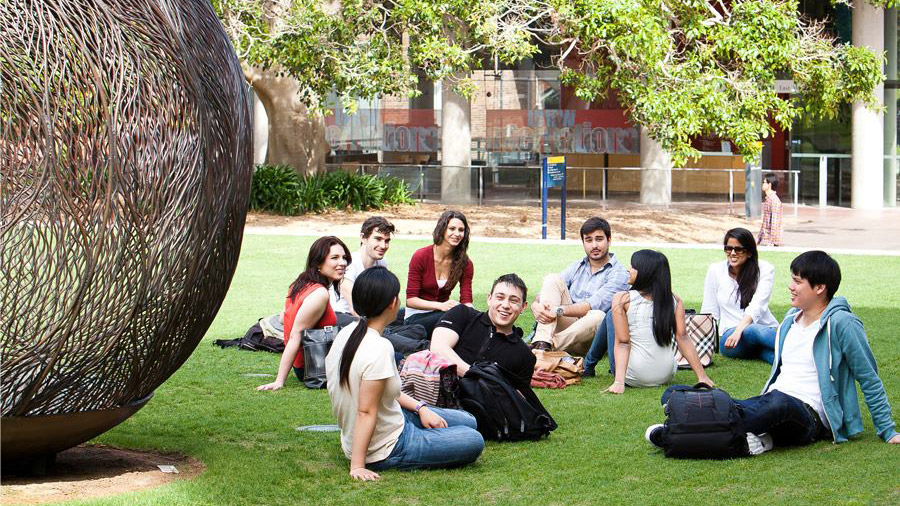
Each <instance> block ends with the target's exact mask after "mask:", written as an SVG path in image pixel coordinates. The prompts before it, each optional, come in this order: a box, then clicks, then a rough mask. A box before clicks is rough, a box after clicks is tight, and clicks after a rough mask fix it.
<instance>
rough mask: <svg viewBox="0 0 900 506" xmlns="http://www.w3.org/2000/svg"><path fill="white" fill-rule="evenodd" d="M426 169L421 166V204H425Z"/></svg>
mask: <svg viewBox="0 0 900 506" xmlns="http://www.w3.org/2000/svg"><path fill="white" fill-rule="evenodd" d="M424 192H425V167H423V166H421V165H419V203H420V204H421V203H423V202H425V197H424V195H423V193H424Z"/></svg>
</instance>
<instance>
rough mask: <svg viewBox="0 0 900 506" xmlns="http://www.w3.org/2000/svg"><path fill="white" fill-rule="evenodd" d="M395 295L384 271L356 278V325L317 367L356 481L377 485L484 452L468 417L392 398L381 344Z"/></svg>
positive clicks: (394, 379)
mask: <svg viewBox="0 0 900 506" xmlns="http://www.w3.org/2000/svg"><path fill="white" fill-rule="evenodd" d="M399 294H400V281H398V280H397V276H394V275H393V274H392V273H391V272H390V271H388V270H387V269H386V268H384V267H370V268H368V269H366V270H364V271H363V272H362V274H360V275H359V277H357V278H356V282H355V283H354V284H353V292H352V300H353V309H354V310H355V311H356V314H358V315H359V317H360V320H359V321H358V322H357V323H354V324H351V325H349V326H347V327H345V328H344V329H342V330H341V332H339V333H338V335H337V337H335V340H334V344H333V345H332V346H331V350H330V351H329V352H328V356H327V357H326V359H325V373H326V377H327V383H328V395H329V396H330V397H331V411H332V413H333V414H334V416H335V417H336V418H337V421H338V426H339V427H340V428H341V447H342V449H343V450H344V454H345V455H346V456H347V458H348V459H350V476H351V477H353V478H354V479H357V480H364V481H368V480H377V479H378V478H379V475H378V473H377V471H382V470H385V469H400V470H403V469H427V468H435V467H455V466H462V465H465V464H468V463H470V462H474V461H475V460H476V459H477V458H478V456H479V455H481V452H482V450H483V449H484V439H483V438H482V437H481V434H479V433H478V431H477V430H475V427H476V422H475V417H473V416H472V415H470V414H469V413H466V412H465V411H461V410H455V409H439V408H434V407H431V406H428V405H426V404H425V403H424V402H416V400H415V399H413V398H412V397H410V396H408V395H406V394H404V393H401V392H400V376H399V374H398V373H397V364H396V362H395V361H394V347H393V345H391V343H390V342H389V341H388V340H387V339H385V338H384V337H382V333H383V332H384V328H385V327H386V326H387V325H388V324H389V323H391V322H393V321H394V319H395V318H396V317H397V310H398V309H399V307H400V299H399Z"/></svg>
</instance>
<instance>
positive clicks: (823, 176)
mask: <svg viewBox="0 0 900 506" xmlns="http://www.w3.org/2000/svg"><path fill="white" fill-rule="evenodd" d="M827 205H828V157H827V156H820V157H819V207H825V206H827Z"/></svg>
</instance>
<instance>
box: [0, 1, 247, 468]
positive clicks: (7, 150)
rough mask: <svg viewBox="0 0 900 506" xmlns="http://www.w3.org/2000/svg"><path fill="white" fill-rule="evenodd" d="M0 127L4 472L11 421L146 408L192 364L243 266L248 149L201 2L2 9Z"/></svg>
mask: <svg viewBox="0 0 900 506" xmlns="http://www.w3.org/2000/svg"><path fill="white" fill-rule="evenodd" d="M0 122H2V124H0V134H2V136H0V174H2V177H0V239H2V242H0V354H2V357H0V358H2V392H0V404H2V416H3V454H4V458H6V457H7V444H8V443H9V441H8V438H7V432H8V431H7V429H8V428H11V427H13V423H12V421H14V420H22V419H27V420H29V421H30V420H36V419H39V418H41V417H45V416H54V415H62V414H74V413H82V414H83V413H85V412H97V411H103V410H115V409H118V408H121V407H123V406H128V405H136V404H135V403H137V404H140V405H142V402H144V401H142V400H145V399H147V398H148V396H150V395H151V394H152V393H153V391H154V390H155V389H156V387H158V386H159V385H160V384H161V383H162V382H164V381H165V380H166V379H167V378H168V377H169V376H170V375H171V374H172V373H174V372H175V371H176V370H177V369H178V368H179V367H180V366H181V365H182V364H183V363H184V361H185V360H186V359H187V358H188V356H189V355H190V354H191V352H192V351H193V350H194V348H195V347H196V346H197V344H198V342H199V341H200V339H201V338H202V336H203V335H204V333H205V332H206V330H207V329H208V327H209V325H210V324H211V323H212V320H213V318H214V316H215V314H216V312H217V311H218V309H219V307H220V305H221V303H222V300H223V299H224V297H225V293H226V291H227V289H228V286H229V283H230V282H231V277H232V275H233V273H234V269H235V267H236V264H237V259H238V253H239V250H240V244H241V238H242V234H243V227H244V219H245V216H246V210H247V198H248V193H249V184H250V168H251V165H250V160H251V158H250V157H251V144H250V143H251V138H250V116H249V108H248V100H247V90H246V87H245V81H244V79H243V76H242V72H241V68H240V64H239V62H238V61H237V59H236V57H235V55H234V51H233V49H232V47H231V45H230V43H229V41H228V39H227V37H226V35H225V33H224V31H223V29H222V27H221V24H220V23H219V21H218V19H217V18H216V16H215V13H214V12H213V10H212V8H211V7H210V5H209V3H208V2H207V1H206V0H145V1H141V2H118V1H103V0H93V1H91V0H45V1H37V0H35V1H27V0H5V1H0ZM138 407H139V406H138ZM129 414H130V413H129ZM104 430H105V429H104ZM44 437H50V438H52V437H53V435H52V434H45V435H44ZM89 437H91V436H88V437H85V438H83V439H82V440H84V439H87V438H89Z"/></svg>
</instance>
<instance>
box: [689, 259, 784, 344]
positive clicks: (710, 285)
mask: <svg viewBox="0 0 900 506" xmlns="http://www.w3.org/2000/svg"><path fill="white" fill-rule="evenodd" d="M774 282H775V267H773V266H772V264H770V263H769V262H766V261H765V260H760V261H759V281H758V282H757V284H756V293H754V294H753V298H752V299H750V304H748V305H747V307H746V308H744V309H741V294H740V292H739V291H738V284H737V280H736V279H734V278H732V277H731V275H730V274H728V261H727V260H723V261H721V262H716V263H714V264H712V265H710V266H709V269H708V270H707V271H706V281H705V282H704V284H703V305H702V306H701V308H700V312H701V313H710V314H712V315H713V316H714V317H715V319H716V321H718V322H719V335H720V336H721V335H722V334H724V333H725V331H726V330H728V329H731V328H734V327H737V326H738V324H739V323H740V322H741V320H742V319H743V318H744V316H746V315H749V316H750V317H751V318H753V323H756V324H758V325H764V326H766V327H775V326H777V325H778V320H776V319H775V316H774V315H772V311H769V299H770V298H771V297H772V284H773V283H774Z"/></svg>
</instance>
